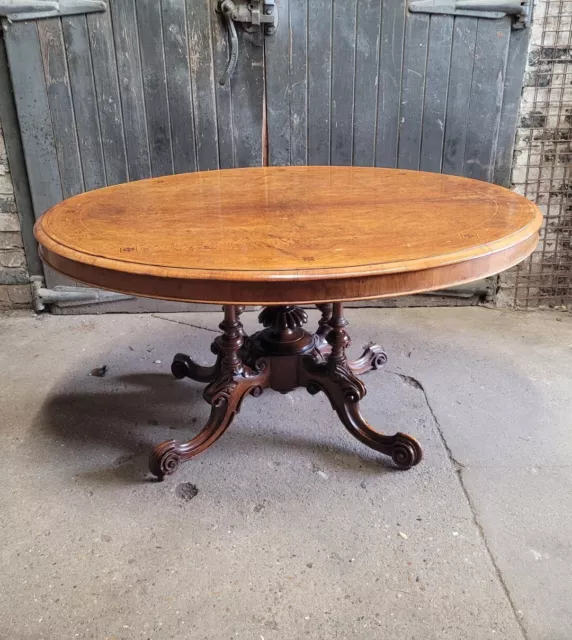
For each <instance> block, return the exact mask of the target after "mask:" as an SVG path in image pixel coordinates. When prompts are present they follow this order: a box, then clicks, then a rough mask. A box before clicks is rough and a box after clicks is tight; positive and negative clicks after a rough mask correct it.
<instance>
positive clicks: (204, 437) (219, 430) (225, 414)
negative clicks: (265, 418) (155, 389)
mask: <svg viewBox="0 0 572 640" xmlns="http://www.w3.org/2000/svg"><path fill="white" fill-rule="evenodd" d="M224 311H225V317H224V320H223V321H222V323H221V324H220V328H221V329H222V331H223V333H222V335H221V336H219V337H218V338H217V340H216V341H215V345H214V348H213V351H214V352H215V353H216V354H217V355H218V360H217V364H216V365H215V366H214V367H201V366H199V365H197V364H195V363H194V362H193V361H192V360H191V358H189V357H188V356H186V355H184V354H177V355H176V356H175V360H174V362H173V374H174V375H175V376H176V377H187V376H188V377H190V378H193V379H194V380H198V381H200V382H209V385H208V386H207V387H206V389H205V391H204V398H205V400H206V401H207V402H208V403H209V404H210V405H211V413H210V416H209V419H208V420H207V423H206V425H205V426H204V427H203V429H202V431H201V432H200V433H199V434H198V435H197V436H195V437H194V438H193V439H192V440H189V441H188V442H185V443H181V442H177V441H176V440H167V441H166V442H163V443H161V444H160V445H158V446H157V447H155V449H154V450H153V452H152V453H151V457H150V460H149V468H150V470H151V473H153V474H154V475H155V476H157V478H158V479H159V480H163V478H164V477H165V476H167V475H171V474H173V473H175V471H176V470H177V469H178V467H179V465H180V464H181V463H182V462H185V461H187V460H189V459H190V458H193V457H194V456H196V455H197V454H199V453H201V451H204V450H205V449H208V448H209V447H210V446H211V445H213V444H214V443H215V442H216V441H217V440H218V439H219V438H220V437H221V436H222V434H223V433H224V432H225V431H226V429H227V428H228V427H229V425H230V423H231V422H232V420H233V418H234V416H235V415H236V414H237V413H238V412H239V411H240V406H241V404H242V401H243V399H244V397H245V396H246V395H248V394H252V395H253V396H259V395H260V394H261V393H262V391H263V389H265V388H266V387H268V385H269V382H268V381H269V378H270V367H269V366H268V365H267V362H266V361H260V362H259V363H257V368H256V370H252V369H251V368H249V367H247V366H246V365H244V364H243V361H242V359H241V357H240V351H241V348H242V346H243V344H244V335H243V334H244V331H243V329H242V324H241V323H240V321H239V320H238V315H239V312H240V310H239V309H237V308H236V307H235V306H233V305H227V306H226V307H225V308H224Z"/></svg>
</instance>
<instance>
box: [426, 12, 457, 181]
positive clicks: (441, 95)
mask: <svg viewBox="0 0 572 640" xmlns="http://www.w3.org/2000/svg"><path fill="white" fill-rule="evenodd" d="M452 42H453V18H452V16H439V15H434V16H431V21H430V25H429V45H428V50H427V73H426V79H425V108H424V110H423V133H422V138H421V160H420V163H419V168H420V169H421V170H422V171H434V172H437V173H439V172H440V171H441V166H442V158H443V142H444V138H445V121H446V114H447V89H448V86H449V70H450V64H451V46H452Z"/></svg>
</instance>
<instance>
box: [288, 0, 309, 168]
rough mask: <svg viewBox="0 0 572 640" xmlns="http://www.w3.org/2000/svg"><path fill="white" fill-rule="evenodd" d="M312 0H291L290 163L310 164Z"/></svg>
mask: <svg viewBox="0 0 572 640" xmlns="http://www.w3.org/2000/svg"><path fill="white" fill-rule="evenodd" d="M309 10H310V6H309V3H308V0H290V20H289V22H290V24H289V31H290V34H289V37H290V164H294V165H305V164H308V12H309Z"/></svg>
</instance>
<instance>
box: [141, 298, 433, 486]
mask: <svg viewBox="0 0 572 640" xmlns="http://www.w3.org/2000/svg"><path fill="white" fill-rule="evenodd" d="M319 308H320V310H321V311H322V318H321V320H320V323H319V327H318V330H317V331H316V333H315V334H312V333H309V332H308V331H305V330H304V329H303V325H304V324H305V323H306V322H307V320H308V316H307V315H306V312H305V311H304V310H303V309H301V308H299V307H295V306H280V307H278V306H277V307H266V308H265V309H264V310H263V311H262V312H261V314H260V316H259V320H260V322H261V324H262V325H263V326H264V327H265V328H264V329H263V330H262V331H259V332H258V333H255V334H254V335H253V336H250V337H248V336H246V335H245V333H244V329H243V327H242V324H241V323H240V320H239V316H240V313H241V311H242V309H241V308H240V307H236V306H232V305H227V306H226V307H224V320H223V321H222V323H221V324H220V328H221V331H222V334H221V335H220V336H219V337H218V338H217V339H216V340H215V342H214V343H213V345H212V347H211V349H212V351H213V353H214V354H215V355H216V356H217V360H216V363H215V364H214V365H213V366H211V367H203V366H200V365H198V364H196V363H195V362H194V361H193V360H192V359H191V358H190V357H189V356H186V355H184V354H181V353H179V354H177V355H176V356H175V358H174V361H173V364H172V367H171V369H172V372H173V375H174V376H175V377H176V378H185V377H186V378H191V379H193V380H197V381H199V382H204V383H206V384H207V387H206V388H205V391H204V398H205V400H206V401H207V402H208V403H209V404H210V405H211V414H210V417H209V419H208V420H207V423H206V425H205V426H204V427H203V429H202V431H201V432H200V433H199V434H198V435H197V436H195V437H194V438H193V439H192V440H189V442H185V443H180V442H177V441H176V440H168V441H166V442H163V443H162V444H160V445H159V446H157V447H156V448H155V449H154V451H153V453H152V454H151V459H150V469H151V472H152V473H153V474H154V475H156V476H157V478H159V479H160V480H162V479H163V478H164V477H165V476H166V475H170V474H172V473H174V472H175V471H176V470H177V468H178V466H179V464H180V463H181V462H185V461H186V460H189V459H190V458H192V457H194V456H196V455H197V454H199V453H201V451H204V450H205V449H207V448H208V447H210V446H211V445H212V444H214V443H215V442H216V441H217V440H218V438H220V436H221V435H222V434H223V433H224V432H225V431H226V429H227V427H228V426H229V425H230V423H231V422H232V420H233V418H234V416H235V414H237V413H238V412H239V411H240V406H241V404H242V401H243V400H244V398H245V396H247V395H252V396H254V397H258V396H260V395H261V394H262V392H263V391H264V390H265V389H273V390H275V391H279V392H281V393H288V392H289V391H292V390H293V389H295V388H297V387H306V389H307V390H308V391H309V392H310V393H311V394H315V393H319V392H320V391H323V392H324V393H325V394H326V395H327V396H328V398H329V400H330V403H331V404H332V407H333V409H334V410H335V411H336V413H337V414H338V416H339V418H340V420H341V421H342V423H343V425H344V426H345V427H346V429H347V430H348V431H349V432H350V433H351V434H352V435H354V436H355V437H356V438H357V439H358V440H360V441H361V442H363V443H364V444H365V445H367V446H368V447H371V448H372V449H375V450H376V451H379V452H380V453H383V454H385V455H388V456H391V458H392V459H393V462H394V463H395V465H396V466H397V467H398V468H400V469H409V468H410V467H412V466H414V465H416V464H418V463H419V461H420V460H421V457H422V451H421V447H420V446H419V444H418V443H417V441H416V440H415V439H414V438H412V437H411V436H408V435H406V434H403V433H397V434H395V435H391V436H388V435H384V434H382V433H379V432H378V431H375V430H374V429H373V428H372V427H371V426H370V425H369V424H368V423H367V422H366V421H365V419H364V418H363V417H362V415H361V412H360V407H359V402H360V400H361V399H362V398H363V397H364V396H365V394H366V388H365V385H364V383H363V382H362V381H361V380H360V379H359V378H358V377H357V376H358V375H361V374H363V373H366V372H367V371H370V370H372V369H378V368H379V367H381V366H382V365H384V364H385V362H386V360H387V358H386V356H385V353H384V352H383V350H382V349H381V347H378V346H376V345H370V346H369V347H367V348H366V350H365V351H364V353H363V355H362V356H361V357H360V358H358V359H357V360H355V361H350V360H348V359H347V358H346V348H347V347H348V346H349V344H350V338H349V336H348V334H347V333H346V330H345V327H346V326H347V321H346V320H345V318H344V316H343V305H342V304H341V303H334V304H333V305H332V304H329V305H325V304H324V305H319Z"/></svg>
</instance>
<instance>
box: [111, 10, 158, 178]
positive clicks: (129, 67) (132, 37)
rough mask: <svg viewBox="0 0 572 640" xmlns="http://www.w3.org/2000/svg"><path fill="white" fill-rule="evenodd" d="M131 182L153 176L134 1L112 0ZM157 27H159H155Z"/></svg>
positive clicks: (114, 35) (112, 16)
mask: <svg viewBox="0 0 572 640" xmlns="http://www.w3.org/2000/svg"><path fill="white" fill-rule="evenodd" d="M109 10H110V12H111V18H112V24H113V37H114V41H115V55H116V58H117V71H118V75H119V90H120V95H121V108H122V112H123V127H124V131H125V145H126V148H127V163H128V168H129V179H130V180H141V179H142V178H148V177H149V176H150V175H151V165H150V163H149V140H148V137H147V123H146V116H145V98H144V95H143V79H142V76H141V59H140V54H139V38H138V34H137V14H136V8H135V0H109ZM156 28H158V27H156Z"/></svg>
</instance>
